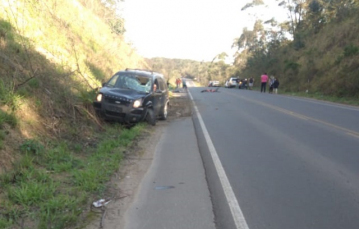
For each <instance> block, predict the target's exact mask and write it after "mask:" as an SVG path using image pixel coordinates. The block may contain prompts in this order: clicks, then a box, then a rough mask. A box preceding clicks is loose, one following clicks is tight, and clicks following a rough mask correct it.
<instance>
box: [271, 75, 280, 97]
mask: <svg viewBox="0 0 359 229" xmlns="http://www.w3.org/2000/svg"><path fill="white" fill-rule="evenodd" d="M272 87H273V91H274V93H275V94H278V87H279V80H278V79H277V78H274V82H273V84H272Z"/></svg>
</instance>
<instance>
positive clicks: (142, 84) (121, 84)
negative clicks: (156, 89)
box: [109, 74, 151, 93]
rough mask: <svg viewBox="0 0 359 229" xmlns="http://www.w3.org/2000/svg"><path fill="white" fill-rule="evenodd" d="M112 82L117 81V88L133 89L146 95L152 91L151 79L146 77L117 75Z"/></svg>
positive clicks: (115, 85)
mask: <svg viewBox="0 0 359 229" xmlns="http://www.w3.org/2000/svg"><path fill="white" fill-rule="evenodd" d="M110 81H115V84H114V85H113V86H114V87H117V88H123V89H131V90H136V91H139V92H145V93H149V92H150V90H151V79H150V78H149V77H147V76H144V75H137V74H117V75H116V76H115V77H113V78H112V79H111V80H110ZM109 83H110V82H109Z"/></svg>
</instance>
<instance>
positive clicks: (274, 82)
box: [261, 72, 279, 94]
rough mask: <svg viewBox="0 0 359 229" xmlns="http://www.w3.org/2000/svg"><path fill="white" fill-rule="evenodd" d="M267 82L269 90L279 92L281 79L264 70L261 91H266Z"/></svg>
mask: <svg viewBox="0 0 359 229" xmlns="http://www.w3.org/2000/svg"><path fill="white" fill-rule="evenodd" d="M267 83H268V84H269V90H268V92H269V93H273V92H274V93H275V94H278V87H279V80H278V79H277V78H275V77H274V76H271V77H268V75H267V73H266V72H264V73H263V75H261V93H262V92H263V93H265V92H266V88H267Z"/></svg>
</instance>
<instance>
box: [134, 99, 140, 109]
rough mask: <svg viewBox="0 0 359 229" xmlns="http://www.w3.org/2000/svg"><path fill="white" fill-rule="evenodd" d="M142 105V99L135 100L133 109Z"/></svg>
mask: <svg viewBox="0 0 359 229" xmlns="http://www.w3.org/2000/svg"><path fill="white" fill-rule="evenodd" d="M141 105H142V99H137V100H135V102H133V107H134V108H138V107H140V106H141Z"/></svg>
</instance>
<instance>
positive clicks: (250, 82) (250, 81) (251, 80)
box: [248, 77, 254, 90]
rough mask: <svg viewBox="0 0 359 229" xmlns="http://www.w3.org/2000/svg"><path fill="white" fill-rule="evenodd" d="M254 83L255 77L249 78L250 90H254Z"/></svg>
mask: <svg viewBox="0 0 359 229" xmlns="http://www.w3.org/2000/svg"><path fill="white" fill-rule="evenodd" d="M253 83H254V79H253V77H251V78H249V83H248V86H249V90H252V88H253Z"/></svg>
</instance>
